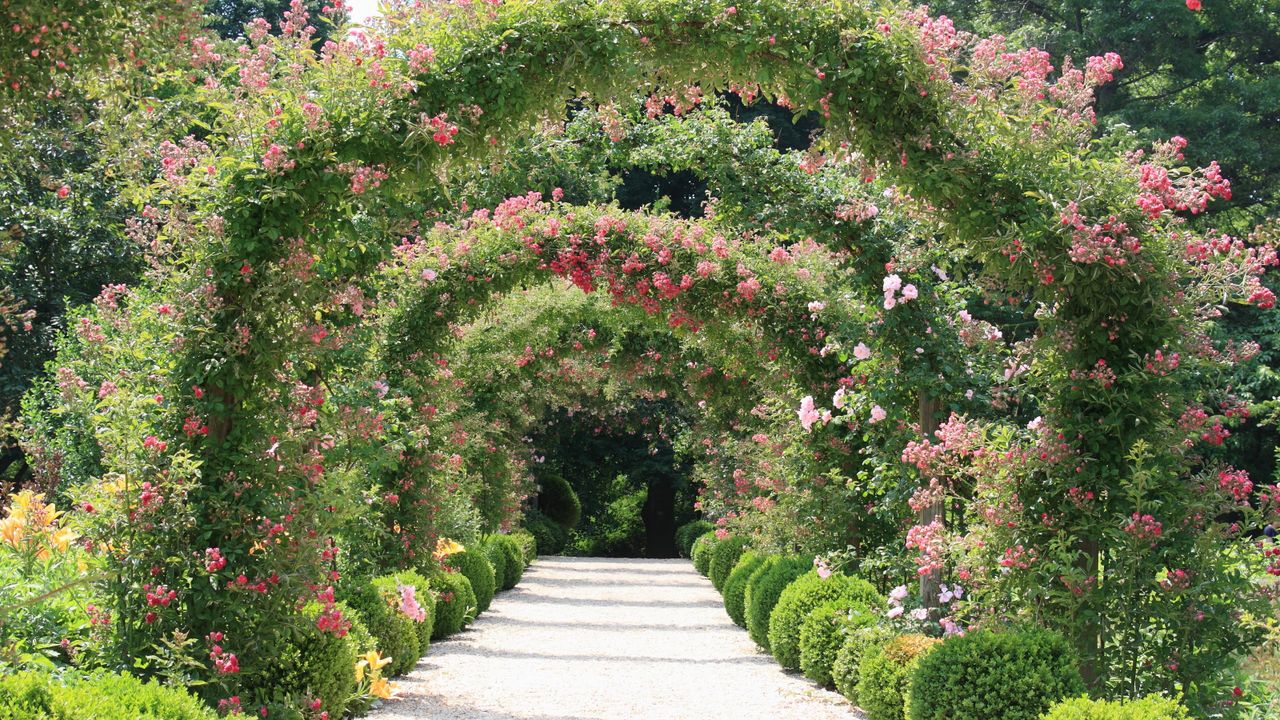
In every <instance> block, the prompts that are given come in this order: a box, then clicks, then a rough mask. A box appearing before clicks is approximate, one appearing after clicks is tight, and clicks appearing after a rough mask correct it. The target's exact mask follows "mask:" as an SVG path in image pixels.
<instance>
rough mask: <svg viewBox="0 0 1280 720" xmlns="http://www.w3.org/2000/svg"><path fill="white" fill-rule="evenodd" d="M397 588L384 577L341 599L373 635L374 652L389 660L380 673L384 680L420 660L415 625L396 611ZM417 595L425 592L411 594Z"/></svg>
mask: <svg viewBox="0 0 1280 720" xmlns="http://www.w3.org/2000/svg"><path fill="white" fill-rule="evenodd" d="M400 585H401V581H400V580H398V579H397V578H396V577H395V576H394V575H384V576H382V577H378V578H374V579H373V580H370V581H369V582H367V583H363V584H362V585H360V586H359V587H356V588H354V589H352V590H351V591H350V593H349V594H347V596H346V598H345V600H346V602H347V604H348V605H350V606H351V608H352V609H353V610H355V611H356V613H357V614H358V615H359V617H360V620H361V621H362V622H363V623H364V626H365V627H366V628H367V629H368V630H369V634H370V635H372V636H373V639H374V642H375V643H377V645H378V652H379V653H380V654H381V655H382V656H383V657H389V658H391V663H390V664H389V665H387V667H386V670H385V671H384V674H385V675H387V676H388V677H389V676H391V675H403V674H404V673H406V672H408V671H409V670H411V669H412V668H413V666H414V665H416V664H417V663H418V658H420V657H422V654H421V652H420V650H421V647H420V644H419V642H418V632H417V628H416V627H415V626H416V625H417V624H418V623H416V622H414V620H413V619H412V618H410V617H409V616H408V615H406V614H405V613H403V612H401V610H400V609H399V606H400V601H401V598H400V590H399V587H400ZM421 594H425V590H422V589H419V590H418V591H417V592H416V593H415V595H421ZM419 604H421V602H420V603H419Z"/></svg>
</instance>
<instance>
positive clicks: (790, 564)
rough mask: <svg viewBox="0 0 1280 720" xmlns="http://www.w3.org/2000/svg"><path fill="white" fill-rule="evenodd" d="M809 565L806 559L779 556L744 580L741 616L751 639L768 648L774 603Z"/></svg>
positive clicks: (811, 565) (810, 565)
mask: <svg viewBox="0 0 1280 720" xmlns="http://www.w3.org/2000/svg"><path fill="white" fill-rule="evenodd" d="M811 567H813V563H811V562H810V561H809V560H807V559H805V558H797V557H782V558H778V559H777V561H775V562H773V563H770V564H769V565H767V566H762V567H760V568H759V569H757V570H756V572H755V573H754V574H752V576H751V578H750V579H749V580H747V592H746V595H745V597H744V602H745V604H746V610H745V611H744V612H743V618H744V619H745V620H746V621H747V632H748V633H749V634H750V635H751V639H752V640H755V641H756V644H757V645H759V646H760V647H762V648H764V649H765V650H768V649H769V615H770V613H772V612H773V606H774V605H776V604H777V603H778V598H779V597H780V596H781V595H782V591H783V590H785V589H786V587H787V586H788V585H790V584H791V583H792V582H793V581H794V580H795V579H796V578H798V577H800V576H801V575H804V574H805V572H807V571H808V570H809V568H811Z"/></svg>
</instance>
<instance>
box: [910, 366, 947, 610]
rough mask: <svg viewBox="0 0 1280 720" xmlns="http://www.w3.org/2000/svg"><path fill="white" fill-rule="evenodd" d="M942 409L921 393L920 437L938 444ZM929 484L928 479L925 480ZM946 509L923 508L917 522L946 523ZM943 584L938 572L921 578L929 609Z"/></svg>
mask: <svg viewBox="0 0 1280 720" xmlns="http://www.w3.org/2000/svg"><path fill="white" fill-rule="evenodd" d="M941 409H942V407H941V403H939V402H938V400H937V398H935V397H933V396H932V395H930V394H929V393H928V392H927V391H924V390H921V391H920V435H921V437H922V438H923V439H925V440H928V441H929V442H937V437H935V436H934V432H936V431H937V429H938V425H939V422H938V412H939V411H940V410H941ZM925 482H928V479H927V478H926V479H925ZM944 511H945V508H944V506H943V501H942V500H941V499H939V500H937V501H935V502H933V503H930V504H929V505H928V506H927V507H924V508H921V510H920V513H919V515H918V516H917V518H916V522H917V523H918V524H920V525H928V524H930V523H932V522H934V521H937V522H944V515H943V513H944ZM941 583H942V574H941V572H940V571H938V570H930V571H929V572H928V573H926V574H924V575H921V576H920V601H921V603H922V604H923V605H924V607H927V608H931V609H932V608H936V607H938V605H939V602H938V595H939V593H940V592H941V590H940V588H939V585H941Z"/></svg>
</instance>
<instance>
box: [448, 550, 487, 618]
mask: <svg viewBox="0 0 1280 720" xmlns="http://www.w3.org/2000/svg"><path fill="white" fill-rule="evenodd" d="M446 562H448V564H449V565H451V566H453V568H454V569H456V570H457V571H458V572H460V573H462V574H463V575H466V576H467V580H470V581H471V591H472V592H474V593H475V594H476V614H480V613H482V612H484V611H485V610H488V609H489V603H491V602H493V593H494V592H495V591H496V590H497V588H496V586H495V585H494V579H495V577H496V576H495V575H494V572H493V564H492V563H490V562H489V558H488V557H487V556H486V555H485V553H484V551H482V550H479V549H476V550H468V551H465V552H460V553H454V554H453V555H450V556H449V559H448V560H447V561H446Z"/></svg>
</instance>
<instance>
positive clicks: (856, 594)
mask: <svg viewBox="0 0 1280 720" xmlns="http://www.w3.org/2000/svg"><path fill="white" fill-rule="evenodd" d="M829 600H843V601H845V602H846V603H847V604H848V605H849V606H854V605H860V606H865V607H867V608H879V607H881V606H882V605H884V598H883V597H881V596H880V593H878V592H876V589H875V587H874V586H872V584H871V583H869V582H867V581H866V580H863V579H862V578H859V577H852V576H849V575H841V574H835V575H831V576H830V577H827V578H822V577H820V576H819V575H818V572H817V571H816V570H810V571H809V572H807V573H805V574H804V575H802V576H800V577H799V578H796V580H795V581H794V582H792V583H791V584H790V585H787V587H786V588H785V589H784V590H783V591H782V594H781V595H780V596H779V597H778V603H777V605H775V606H774V608H773V612H772V613H770V614H769V630H768V634H769V652H771V653H773V657H774V658H776V659H777V661H778V663H779V664H781V665H782V667H784V668H786V669H788V670H799V669H800V626H801V625H802V624H803V623H804V619H805V617H807V616H808V615H809V613H810V611H812V610H813V609H814V608H817V607H818V606H819V605H822V604H823V603H825V602H827V601H829Z"/></svg>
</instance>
